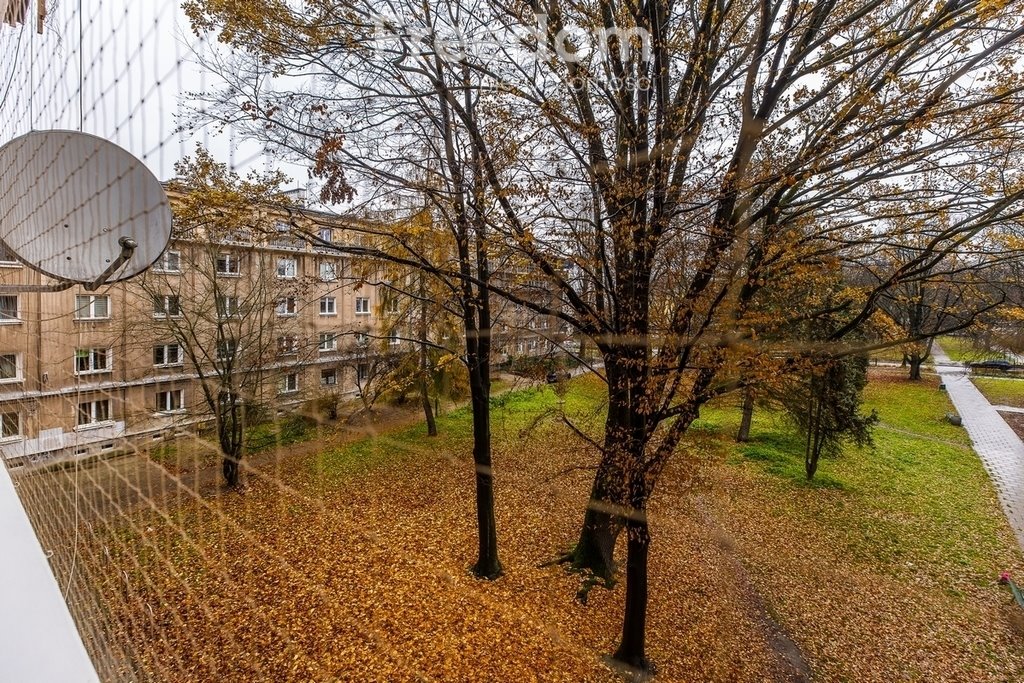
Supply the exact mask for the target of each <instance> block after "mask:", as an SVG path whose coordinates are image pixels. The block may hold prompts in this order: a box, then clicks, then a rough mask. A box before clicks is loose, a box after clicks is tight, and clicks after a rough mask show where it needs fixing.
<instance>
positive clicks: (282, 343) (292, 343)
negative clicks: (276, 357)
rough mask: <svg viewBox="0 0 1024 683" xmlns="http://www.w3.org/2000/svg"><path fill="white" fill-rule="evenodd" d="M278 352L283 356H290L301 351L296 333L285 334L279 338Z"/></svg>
mask: <svg viewBox="0 0 1024 683" xmlns="http://www.w3.org/2000/svg"><path fill="white" fill-rule="evenodd" d="M277 352H278V353H279V354H281V355H282V356H288V355H291V354H293V353H298V352H299V342H298V340H297V339H296V338H295V336H294V335H290V334H288V335H285V336H283V337H278V338H277Z"/></svg>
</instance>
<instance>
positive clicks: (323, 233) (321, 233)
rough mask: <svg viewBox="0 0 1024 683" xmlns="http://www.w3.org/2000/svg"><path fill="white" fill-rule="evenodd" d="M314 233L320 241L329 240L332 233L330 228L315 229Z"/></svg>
mask: <svg viewBox="0 0 1024 683" xmlns="http://www.w3.org/2000/svg"><path fill="white" fill-rule="evenodd" d="M316 234H317V237H319V238H320V239H321V240H322V241H324V242H328V243H330V242H331V238H332V234H331V229H330V228H320V229H319V230H317V231H316Z"/></svg>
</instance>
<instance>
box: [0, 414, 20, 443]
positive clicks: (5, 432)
mask: <svg viewBox="0 0 1024 683" xmlns="http://www.w3.org/2000/svg"><path fill="white" fill-rule="evenodd" d="M19 436H21V415H20V414H19V413H0V439H14V438H17V437H19Z"/></svg>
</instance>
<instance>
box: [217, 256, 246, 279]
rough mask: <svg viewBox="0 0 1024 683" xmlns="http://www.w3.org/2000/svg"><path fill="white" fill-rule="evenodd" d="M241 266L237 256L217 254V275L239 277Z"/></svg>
mask: <svg viewBox="0 0 1024 683" xmlns="http://www.w3.org/2000/svg"><path fill="white" fill-rule="evenodd" d="M241 273H242V266H241V263H240V262H239V259H238V254H217V274H218V275H241Z"/></svg>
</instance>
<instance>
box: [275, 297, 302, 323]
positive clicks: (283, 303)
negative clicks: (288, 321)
mask: <svg viewBox="0 0 1024 683" xmlns="http://www.w3.org/2000/svg"><path fill="white" fill-rule="evenodd" d="M298 310H299V305H298V303H297V302H296V301H295V297H294V296H286V297H284V298H282V299H279V300H278V302H277V316H278V317H279V318H289V317H291V316H293V315H295V314H296V312H297V311H298Z"/></svg>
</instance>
